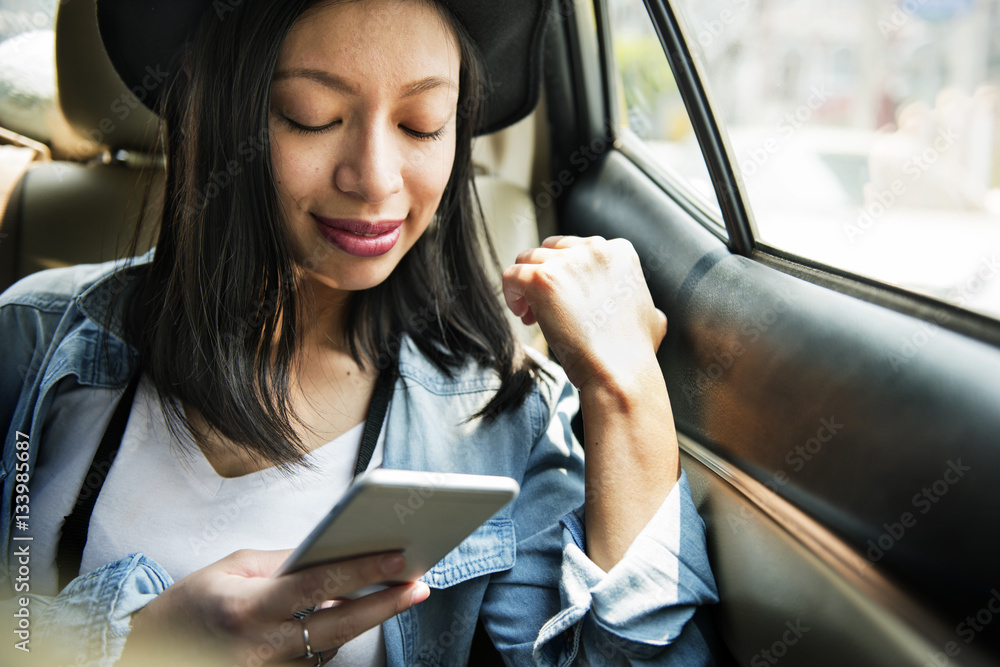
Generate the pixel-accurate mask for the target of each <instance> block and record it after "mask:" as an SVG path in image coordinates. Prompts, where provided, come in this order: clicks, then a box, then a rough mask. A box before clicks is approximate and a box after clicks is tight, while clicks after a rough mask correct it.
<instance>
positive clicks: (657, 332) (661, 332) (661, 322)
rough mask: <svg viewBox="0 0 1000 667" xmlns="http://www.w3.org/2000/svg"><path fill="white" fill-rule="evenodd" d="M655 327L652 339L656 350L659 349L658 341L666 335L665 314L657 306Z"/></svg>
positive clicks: (660, 341)
mask: <svg viewBox="0 0 1000 667" xmlns="http://www.w3.org/2000/svg"><path fill="white" fill-rule="evenodd" d="M656 319H657V322H656V329H654V334H653V337H654V338H653V339H654V340H655V341H656V343H655V344H654V345H653V349H654V351H656V352H659V350H660V343H662V342H663V339H664V338H666V336H667V314H666V313H664V312H663V311H662V310H660V309H659V308H657V309H656Z"/></svg>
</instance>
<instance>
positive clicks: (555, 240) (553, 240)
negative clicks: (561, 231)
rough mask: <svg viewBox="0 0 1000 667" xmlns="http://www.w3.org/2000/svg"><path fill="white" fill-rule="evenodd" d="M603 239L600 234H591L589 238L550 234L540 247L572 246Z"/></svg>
mask: <svg viewBox="0 0 1000 667" xmlns="http://www.w3.org/2000/svg"><path fill="white" fill-rule="evenodd" d="M603 240H604V238H603V237H601V236H591V237H589V238H581V237H579V236H550V237H548V238H546V239H545V240H544V241H542V247H543V248H552V249H559V248H573V247H576V246H579V245H587V244H590V243H594V242H595V241H603Z"/></svg>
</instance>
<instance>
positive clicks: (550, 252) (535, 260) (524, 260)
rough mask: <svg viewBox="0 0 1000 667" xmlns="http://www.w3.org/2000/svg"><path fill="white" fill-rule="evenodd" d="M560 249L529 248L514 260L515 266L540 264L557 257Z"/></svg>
mask: <svg viewBox="0 0 1000 667" xmlns="http://www.w3.org/2000/svg"><path fill="white" fill-rule="evenodd" d="M561 250H563V249H562V248H560V249H556V248H529V249H527V250H522V251H521V252H519V253H518V255H517V258H516V259H515V260H514V262H515V263H517V264H541V263H543V262H547V261H549V260H551V259H553V258H555V257H558V256H559V255H560V254H561V253H560V251H561Z"/></svg>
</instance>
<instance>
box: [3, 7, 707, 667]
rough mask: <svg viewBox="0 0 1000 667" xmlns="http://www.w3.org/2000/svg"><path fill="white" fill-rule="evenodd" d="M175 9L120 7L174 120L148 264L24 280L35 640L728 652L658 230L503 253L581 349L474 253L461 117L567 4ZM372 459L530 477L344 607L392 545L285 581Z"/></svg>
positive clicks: (96, 657)
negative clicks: (664, 291) (681, 408)
mask: <svg viewBox="0 0 1000 667" xmlns="http://www.w3.org/2000/svg"><path fill="white" fill-rule="evenodd" d="M488 4H496V5H500V6H497V7H490V6H487V5H488ZM151 5H153V6H151ZM165 7H166V9H163V10H162V11H160V12H159V13H158V12H157V7H156V6H155V3H127V2H124V0H122V1H120V2H109V1H101V2H99V4H98V14H99V20H100V23H101V28H102V35H103V37H104V40H105V45H106V48H107V49H108V51H109V55H110V56H111V58H112V61H113V62H114V63H115V65H116V67H117V69H118V70H119V72H120V73H121V74H122V76H123V78H124V79H125V81H126V83H129V84H134V83H137V82H139V81H141V80H142V79H141V77H142V76H143V73H144V72H148V71H158V70H156V66H158V65H160V64H163V63H169V66H167V69H168V70H169V72H170V73H171V74H170V76H169V77H167V80H166V81H165V82H164V83H162V85H159V84H158V85H156V86H153V87H151V88H150V89H149V93H150V94H149V96H148V97H147V99H146V101H147V102H149V103H150V104H152V105H154V106H155V108H156V110H157V111H158V112H159V113H160V115H161V117H162V118H163V121H164V124H165V127H166V130H167V133H168V134H167V146H166V149H167V156H168V177H167V186H166V187H167V193H166V198H165V206H164V212H163V216H162V222H161V229H160V235H159V238H158V242H157V246H156V249H155V252H154V253H153V254H152V258H151V259H149V258H142V259H140V260H137V261H136V262H134V263H133V264H132V265H131V266H126V267H112V266H99V267H81V268H76V269H72V270H66V271H60V272H51V273H43V274H39V275H37V276H33V277H31V278H28V279H27V280H25V281H22V283H20V284H19V285H17V286H15V287H14V288H12V289H11V290H10V291H9V292H8V293H6V294H5V295H4V298H3V301H2V302H0V313H2V315H0V327H2V331H3V335H4V336H5V337H7V338H9V339H12V340H13V339H15V338H16V340H17V343H16V345H15V349H14V351H13V352H12V354H11V355H10V357H12V358H5V359H4V360H3V361H2V362H0V363H3V366H2V375H0V378H2V387H3V389H2V391H3V393H2V395H0V406H2V407H0V409H2V410H3V416H6V417H9V418H10V420H11V421H10V423H11V427H10V432H9V434H8V438H7V440H6V442H5V452H4V453H5V458H4V463H5V466H4V468H5V470H6V471H8V472H7V476H6V478H5V480H4V484H5V487H4V490H5V494H4V500H3V502H4V506H3V507H4V511H5V512H6V515H5V518H7V519H8V520H7V521H5V522H4V525H5V526H7V527H8V528H7V530H8V534H7V537H8V544H9V545H10V548H9V549H8V560H7V571H8V572H13V571H14V568H13V564H14V563H15V560H16V559H15V558H14V557H13V554H14V553H15V549H16V548H17V547H16V545H17V544H18V542H15V540H16V538H17V537H18V534H17V528H16V527H15V528H13V529H11V528H10V524H11V522H10V518H11V514H12V513H14V512H15V511H16V510H15V509H14V508H11V506H10V505H9V503H10V502H11V498H12V494H14V492H15V491H17V488H16V481H17V479H16V476H15V475H14V474H13V471H14V469H15V467H16V463H17V459H16V455H17V453H18V452H20V451H27V452H29V455H28V456H27V459H28V460H27V461H25V463H27V464H28V465H27V466H26V467H27V468H28V469H30V470H31V471H32V478H31V499H30V500H31V503H32V504H31V512H32V520H33V523H32V525H33V530H35V531H36V534H35V535H34V537H35V538H36V539H37V544H36V551H35V555H34V559H35V563H36V565H35V567H36V573H35V574H34V575H33V577H35V578H36V581H35V582H33V585H34V589H33V590H32V591H31V592H32V593H34V594H42V595H44V597H39V598H38V602H37V603H36V610H35V614H36V635H35V639H36V641H38V642H43V641H47V642H49V643H50V645H51V644H54V643H55V637H57V636H58V637H59V638H60V640H59V641H60V643H61V644H62V645H63V646H65V647H66V649H67V650H69V651H71V652H76V655H83V656H86V660H93V661H105V662H110V661H113V660H115V659H117V658H118V657H119V656H120V655H121V654H122V651H123V650H124V654H125V657H128V656H129V655H130V654H134V652H136V651H139V650H140V649H141V648H142V647H143V646H146V645H150V644H152V645H157V642H158V641H162V640H167V641H169V644H170V646H171V647H177V646H178V645H180V646H182V647H187V648H188V649H189V650H190V651H191V652H192V655H202V654H203V652H204V651H216V650H221V651H222V652H223V653H224V654H225V656H226V658H227V659H228V660H230V661H235V662H237V663H239V664H261V663H263V662H270V661H274V662H282V661H289V660H291V661H295V662H297V663H298V664H323V663H324V661H326V660H330V659H331V658H332V660H333V664H382V663H388V664H410V663H418V664H464V663H465V660H466V656H467V653H468V650H469V645H470V642H471V638H472V634H473V630H474V628H475V626H476V620H477V619H481V620H482V622H483V624H484V625H485V627H486V629H487V631H488V633H489V635H490V638H491V639H492V641H493V643H494V644H495V645H496V646H497V648H498V649H499V650H500V651H501V652H502V653H503V654H504V655H505V657H506V659H507V661H508V662H510V663H511V664H528V663H531V662H537V663H538V664H553V665H555V664H566V663H567V662H573V661H576V662H579V663H601V664H603V663H608V664H615V663H628V662H636V663H646V662H648V663H655V664H664V663H665V662H669V661H673V662H675V663H676V664H700V663H703V662H706V661H707V660H709V648H708V642H707V640H706V638H705V636H704V635H703V632H702V631H703V627H702V625H701V624H700V623H696V622H694V621H692V622H688V621H689V619H691V618H692V615H694V613H695V610H696V608H697V607H698V606H699V605H701V604H705V603H710V602H714V601H715V599H716V593H715V585H714V581H713V580H712V577H711V573H710V571H709V570H708V566H707V561H706V558H705V550H704V529H703V525H702V524H701V521H700V519H699V518H698V516H697V514H696V512H695V510H694V508H693V505H692V503H691V500H690V494H689V491H688V488H687V485H686V482H685V481H684V478H683V476H682V475H681V474H680V472H679V466H678V454H677V446H676V439H675V436H674V433H673V427H672V420H671V413H670V406H669V400H668V397H667V394H666V388H665V386H664V382H663V378H662V375H661V374H660V371H659V367H658V364H657V361H656V358H655V352H656V348H657V346H658V345H659V342H660V340H661V339H662V337H663V335H664V333H665V329H666V318H665V316H664V315H663V314H662V313H661V312H659V311H658V310H656V308H655V307H654V306H653V303H652V300H651V298H650V296H649V293H648V290H647V289H646V287H645V284H644V282H643V280H642V273H641V269H640V266H639V263H638V259H637V257H636V255H635V252H634V251H633V250H632V248H631V246H629V244H627V243H626V242H623V241H610V242H609V241H605V240H603V239H600V238H593V239H579V238H569V237H555V238H550V239H546V241H545V242H544V243H543V244H542V247H541V248H535V249H531V250H527V251H525V252H523V253H521V255H519V256H518V258H517V261H516V263H515V264H514V265H513V266H511V267H509V268H508V269H507V270H506V271H505V272H504V275H503V296H504V298H505V299H506V304H507V307H509V308H510V309H511V310H512V311H513V312H514V314H515V315H517V316H518V317H521V318H522V320H523V321H524V322H525V323H529V324H530V323H532V322H535V321H537V322H538V323H539V325H540V327H541V329H542V331H543V333H544V334H545V336H546V339H547V340H548V342H549V345H550V347H551V349H552V350H553V351H554V352H555V354H556V355H557V356H558V357H559V359H560V361H561V362H562V366H563V368H562V369H560V368H558V367H556V366H554V365H552V364H550V363H549V362H547V361H546V360H544V359H542V358H541V357H539V356H537V355H535V354H534V353H531V352H528V351H526V350H523V349H521V348H520V347H519V346H518V345H517V344H516V343H515V339H514V337H513V335H512V332H511V331H510V328H509V326H508V325H507V324H506V320H505V318H504V316H503V313H502V303H501V302H500V300H499V298H498V297H497V295H495V294H493V292H492V289H491V287H490V283H489V281H488V279H487V274H486V272H485V270H484V268H483V263H482V259H481V258H480V254H479V238H480V235H481V234H482V233H483V231H482V229H481V222H479V221H477V217H476V216H475V214H474V213H475V205H474V201H475V200H474V198H473V197H474V195H473V193H472V187H471V174H472V167H471V139H472V136H473V135H474V134H475V133H478V132H482V131H487V130H494V129H498V128H499V127H502V126H504V125H506V124H509V123H511V122H513V121H514V120H516V119H517V118H519V117H521V116H523V115H524V114H525V113H527V112H528V111H529V110H530V108H531V107H532V106H533V105H534V101H535V99H536V98H537V92H538V91H537V87H538V83H537V82H538V77H537V71H536V70H537V67H538V60H539V59H540V39H541V34H542V32H543V30H544V23H545V15H546V13H547V12H546V7H545V4H544V3H543V2H534V1H529V0H520V1H519V2H507V3H473V2H471V1H469V2H442V3H441V4H438V3H437V2H431V1H429V0H403V1H400V0H361V1H341V2H318V3H317V2H315V1H314V0H297V1H294V2H284V3H273V2H267V1H264V0H255V1H252V2H251V1H250V0H244V1H243V2H230V3H220V2H207V1H204V0H187V1H186V2H176V0H175V1H174V2H172V3H170V4H169V5H165ZM149 68H153V69H152V70H150V69H149ZM487 82H489V83H490V84H491V85H487ZM490 90H493V91H496V92H495V93H493V94H488V91H490ZM501 93H502V95H501ZM484 100H485V101H484ZM481 107H482V108H481ZM220 175H225V176H226V178H221V177H220ZM608 312H613V317H603V318H598V317H596V316H597V315H600V314H606V313H608ZM598 321H601V322H602V323H601V324H600V325H597V324H595V322H598ZM17 368H22V369H23V368H27V369H29V370H28V372H27V373H26V374H25V378H24V381H23V383H22V382H21V381H20V378H19V377H18V378H17V381H14V380H12V378H14V376H15V374H16V372H17V371H16V369H17ZM567 378H568V381H567ZM573 386H575V387H576V388H577V389H578V390H579V398H580V402H581V404H582V411H583V412H582V414H583V418H584V429H585V433H586V438H587V442H586V445H587V450H588V451H587V465H586V468H584V466H583V457H582V451H581V450H580V447H579V445H578V444H577V443H576V442H575V441H574V440H573V437H572V435H571V433H570V431H569V428H568V424H569V417H570V416H571V415H572V413H573V411H575V409H576V407H577V401H576V396H577V395H576V393H575V392H574V390H573V388H572V387H573ZM122 387H127V388H126V389H125V390H124V391H123V390H122ZM133 392H134V397H133ZM389 401H391V405H389V406H388V407H387V408H386V404H387V403H388V402H389ZM383 409H387V410H388V416H387V417H385V418H384V421H383V417H382V414H383ZM18 432H20V434H22V435H18ZM22 443H23V445H22ZM105 443H110V444H108V445H107V447H109V449H107V450H105V446H106V445H105ZM116 452H117V454H116ZM367 455H371V459H370V461H369V460H367V459H368V456H367ZM356 461H357V465H355V463H356ZM378 465H382V466H384V467H387V468H404V469H426V470H443V471H455V472H472V473H485V474H501V475H509V476H511V477H514V478H515V479H517V480H518V481H519V482H520V484H521V487H522V493H521V495H520V497H519V498H518V500H517V501H516V502H515V503H513V504H512V505H511V506H509V507H507V508H505V509H504V510H502V511H501V513H500V514H498V515H497V517H495V518H494V519H493V520H491V521H490V522H489V523H488V524H486V525H485V526H484V527H483V528H481V529H480V530H479V531H477V532H476V533H475V534H474V535H473V536H472V537H470V538H469V540H467V541H466V543H465V544H464V545H463V547H461V548H459V549H458V550H456V552H453V554H451V555H449V557H448V558H446V559H445V561H443V562H442V564H439V566H437V567H435V568H434V570H432V571H431V572H430V573H428V575H427V577H425V578H424V579H425V581H426V582H427V583H424V582H418V583H414V584H410V585H404V586H397V587H393V588H390V589H388V590H385V591H382V592H378V593H374V594H371V595H368V596H365V597H362V598H359V599H357V600H355V601H351V602H343V603H339V604H332V603H330V602H327V600H329V599H333V598H337V597H341V596H343V595H345V594H348V593H350V592H351V591H354V590H358V589H361V588H363V587H365V586H367V585H368V584H371V583H373V582H375V581H378V580H380V579H382V578H384V577H386V576H387V575H391V574H393V573H394V572H397V571H398V570H399V569H400V568H401V567H402V563H401V561H400V557H398V556H386V557H382V556H375V557H368V558H361V559H356V560H353V561H349V562H346V563H342V564H338V566H337V569H336V570H331V568H329V567H319V568H314V569H312V570H307V571H305V572H302V573H298V574H292V575H287V576H283V577H278V578H272V577H271V576H270V575H271V574H272V573H273V572H274V571H275V570H276V569H277V568H278V566H279V565H280V564H281V563H282V561H283V560H284V559H285V558H286V557H287V556H288V554H289V550H288V548H289V547H292V546H295V545H296V544H297V543H298V542H299V541H301V539H302V538H304V537H305V535H306V534H308V532H309V530H310V529H311V528H312V527H313V526H314V525H315V524H316V523H317V521H318V520H319V519H320V518H321V517H322V516H323V515H324V514H325V512H326V511H327V510H328V508H329V507H330V506H331V505H332V503H333V502H334V501H335V500H336V498H337V497H339V496H340V495H341V494H342V493H343V491H344V489H345V488H346V486H347V484H348V483H349V482H350V480H351V477H352V474H353V473H354V472H355V470H364V469H365V468H367V467H370V466H378ZM88 503H89V505H88ZM88 507H89V509H86V508H88ZM81 508H84V509H83V510H81ZM81 513H82V514H84V515H86V516H87V518H86V519H84V520H83V523H82V524H81V523H80V522H79V521H78V519H77V518H76V517H78V516H79V515H80V514H81ZM69 514H72V517H71V518H70V519H68V520H67V521H66V522H65V525H64V522H63V520H62V518H63V517H64V516H66V515H69ZM220 516H225V517H227V521H226V522H223V523H224V525H223V526H222V528H220V529H218V530H216V531H215V533H213V534H208V533H206V531H204V530H201V527H203V526H206V525H217V523H218V522H217V519H218V517H220ZM71 525H72V526H73V527H72V528H71V527H70V526H71ZM81 525H82V528H79V527H78V526H81ZM78 533H82V537H80V536H79V535H78V536H77V537H72V535H77V534H78ZM67 535H70V537H67ZM78 575H79V576H78ZM57 580H61V581H63V582H67V585H66V586H65V587H63V586H62V585H61V584H60V583H58V581H57ZM428 583H429V584H430V586H432V587H433V588H434V590H433V592H432V591H431V590H429V588H428ZM12 585H13V582H12ZM310 610H311V613H310ZM178 638H182V640H181V641H178ZM126 640H127V641H126Z"/></svg>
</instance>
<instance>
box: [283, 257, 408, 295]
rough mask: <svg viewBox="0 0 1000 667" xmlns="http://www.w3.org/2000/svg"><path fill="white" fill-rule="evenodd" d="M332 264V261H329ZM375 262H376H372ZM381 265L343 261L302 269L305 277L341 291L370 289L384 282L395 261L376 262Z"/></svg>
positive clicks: (390, 273) (393, 267)
mask: <svg viewBox="0 0 1000 667" xmlns="http://www.w3.org/2000/svg"><path fill="white" fill-rule="evenodd" d="M331 264H333V263H331ZM372 264H376V262H372ZM377 264H379V265H381V266H362V267H348V266H345V265H344V264H343V263H337V264H335V265H332V266H331V265H329V264H328V265H327V266H319V267H316V268H315V269H305V268H304V269H303V272H304V274H305V276H306V277H307V279H308V280H309V281H310V282H313V283H314V284H319V285H322V286H323V287H327V288H329V289H331V290H337V291H342V292H360V291H362V290H366V289H371V288H372V287H376V286H378V285H380V284H382V283H383V282H385V281H386V280H387V279H388V278H389V276H390V275H392V272H393V270H395V268H396V264H397V262H387V261H382V262H377Z"/></svg>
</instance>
